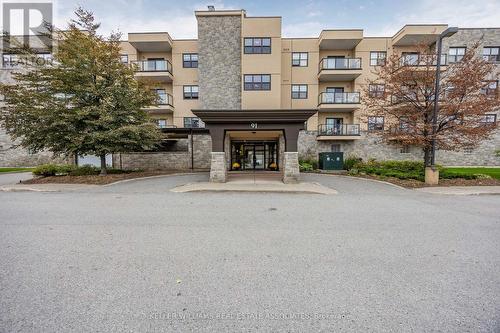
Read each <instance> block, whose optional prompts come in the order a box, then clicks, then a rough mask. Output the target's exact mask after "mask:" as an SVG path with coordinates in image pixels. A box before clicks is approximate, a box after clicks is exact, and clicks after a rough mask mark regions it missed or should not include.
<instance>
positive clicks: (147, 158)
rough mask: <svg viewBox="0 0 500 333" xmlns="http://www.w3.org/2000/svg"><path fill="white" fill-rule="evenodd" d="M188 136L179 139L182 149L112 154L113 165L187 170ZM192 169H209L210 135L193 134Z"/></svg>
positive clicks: (189, 146) (133, 167) (188, 155)
mask: <svg viewBox="0 0 500 333" xmlns="http://www.w3.org/2000/svg"><path fill="white" fill-rule="evenodd" d="M189 142H190V138H189V137H188V138H187V139H184V140H180V146H185V148H186V149H185V150H184V151H168V152H155V153H150V152H145V153H122V154H113V166H114V167H115V168H120V169H142V170H189V169H191V145H190V143H189ZM193 146H194V156H193V162H194V169H196V170H208V169H210V159H211V155H210V153H211V152H212V140H211V138H210V135H208V134H203V135H194V136H193Z"/></svg>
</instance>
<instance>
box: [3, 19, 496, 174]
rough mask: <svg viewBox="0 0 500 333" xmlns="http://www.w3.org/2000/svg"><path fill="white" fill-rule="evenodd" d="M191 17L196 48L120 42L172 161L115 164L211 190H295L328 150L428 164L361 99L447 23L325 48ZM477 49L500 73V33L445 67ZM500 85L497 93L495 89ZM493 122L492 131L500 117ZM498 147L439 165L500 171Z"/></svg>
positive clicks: (344, 39) (328, 35)
mask: <svg viewBox="0 0 500 333" xmlns="http://www.w3.org/2000/svg"><path fill="white" fill-rule="evenodd" d="M195 15H196V18H197V22H198V39H172V38H171V36H170V35H169V34H168V33H167V32H157V33H130V34H128V39H127V40H124V41H123V42H122V57H121V58H122V61H123V62H126V63H129V64H133V65H135V66H136V67H135V68H136V69H137V72H136V76H137V79H139V80H150V81H151V82H155V85H154V88H155V90H156V92H157V93H158V96H159V99H160V101H161V103H160V105H158V106H156V107H151V108H148V109H147V111H148V112H150V113H151V115H152V117H153V118H155V120H156V121H157V123H158V126H159V127H160V128H162V131H163V132H165V136H166V140H167V141H169V142H170V143H171V144H170V146H169V147H171V148H172V150H175V151H170V152H162V153H161V154H160V153H158V154H156V155H155V154H149V155H147V156H146V155H145V154H140V155H138V154H124V155H123V154H122V155H120V156H116V157H115V158H114V162H115V163H119V164H120V166H122V167H123V166H125V167H139V166H140V167H143V168H147V167H148V165H149V166H151V165H153V166H156V167H172V166H173V167H175V168H186V167H193V168H194V167H195V166H196V168H211V171H212V172H211V176H212V179H213V180H215V181H224V179H225V176H226V173H227V171H230V170H280V171H282V172H283V173H284V175H285V178H288V179H290V180H291V181H293V180H294V179H295V178H296V176H297V173H298V165H297V160H298V158H317V157H318V153H320V152H324V151H340V152H344V155H349V154H355V155H357V156H359V157H362V158H365V159H366V158H376V159H399V160H401V159H421V158H422V152H421V150H420V149H419V148H417V147H411V146H400V147H399V146H394V145H387V144H384V143H382V142H381V141H380V137H379V136H378V135H376V131H379V130H382V129H384V127H385V126H387V120H386V119H384V118H383V117H370V118H368V119H363V117H361V115H362V110H363V96H362V94H361V91H362V90H363V89H364V85H366V84H367V83H366V82H367V79H370V78H374V75H375V74H374V72H373V71H374V69H375V68H376V66H380V65H383V64H384V62H385V59H387V58H388V57H390V56H391V55H392V54H398V55H400V56H401V57H403V58H404V59H406V61H407V62H409V63H412V62H415V64H416V65H417V63H418V54H417V53H416V46H417V45H418V44H422V43H424V44H427V45H429V47H430V48H432V47H433V46H434V44H435V41H436V39H437V37H438V35H439V34H440V33H441V32H442V31H444V30H445V29H446V28H447V25H446V24H436V25H406V26H404V27H403V28H401V30H399V31H398V32H397V33H396V34H395V35H394V36H389V37H366V36H364V33H363V30H361V29H352V30H346V29H342V30H323V31H321V32H318V37H317V38H284V37H282V19H281V17H250V16H247V15H246V13H245V11H244V10H207V11H196V12H195ZM476 41H480V42H481V44H482V45H481V47H482V52H483V56H484V57H485V58H487V59H488V60H489V61H492V62H496V63H499V64H500V55H499V46H500V28H486V29H485V28H477V29H470V28H466V29H459V32H458V33H456V34H455V35H453V36H452V37H449V38H446V39H445V41H444V47H443V53H444V56H443V60H442V61H443V62H453V61H459V60H460V57H461V55H463V54H464V52H465V51H466V49H467V47H470V46H471V45H472V44H473V43H474V42H476ZM4 59H5V56H4ZM497 86H498V82H497V81H493V82H492V83H491V89H497ZM487 118H488V120H487V121H491V122H495V123H496V122H497V118H498V117H497V114H496V113H493V114H491V115H489V116H488V117H487ZM178 147H184V148H185V150H186V152H187V153H186V154H184V155H182V154H181V152H179V151H178V149H177V148H178ZM498 149H500V134H498V133H497V134H495V136H494V138H493V139H492V140H488V141H485V142H483V143H482V144H481V145H480V147H478V148H475V149H471V150H468V151H464V152H449V151H438V155H437V160H438V163H441V164H445V165H500V158H499V157H497V156H496V155H495V151H496V150H498Z"/></svg>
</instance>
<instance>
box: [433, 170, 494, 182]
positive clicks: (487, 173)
mask: <svg viewBox="0 0 500 333" xmlns="http://www.w3.org/2000/svg"><path fill="white" fill-rule="evenodd" d="M443 171H446V172H447V173H460V174H464V173H466V174H471V175H473V174H478V173H480V174H483V175H488V176H491V178H495V179H500V168H444V170H443Z"/></svg>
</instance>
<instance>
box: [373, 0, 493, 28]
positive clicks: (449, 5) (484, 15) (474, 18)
mask: <svg viewBox="0 0 500 333" xmlns="http://www.w3.org/2000/svg"><path fill="white" fill-rule="evenodd" d="M409 23H412V24H425V23H427V24H430V23H445V24H448V25H450V26H458V27H461V28H484V27H498V26H499V25H500V1H498V0H482V1H481V2H475V1H469V0H440V1H436V0H421V1H420V2H416V6H413V7H407V10H406V12H403V13H399V15H398V16H397V18H396V19H394V20H392V21H391V22H389V23H388V24H385V25H383V26H382V27H381V28H374V29H370V30H368V31H365V35H370V36H392V35H394V34H395V33H396V32H397V31H398V30H399V29H401V27H402V26H403V25H405V24H409Z"/></svg>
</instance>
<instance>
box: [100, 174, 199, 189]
mask: <svg viewBox="0 0 500 333" xmlns="http://www.w3.org/2000/svg"><path fill="white" fill-rule="evenodd" d="M203 173H207V172H189V173H185V172H184V173H183V172H178V173H171V174H165V175H156V176H147V177H137V178H130V179H122V180H118V181H116V182H113V183H109V184H104V185H97V186H102V187H107V186H111V185H116V184H121V183H129V182H132V181H137V180H143V179H154V178H162V177H170V176H189V175H200V174H203Z"/></svg>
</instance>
